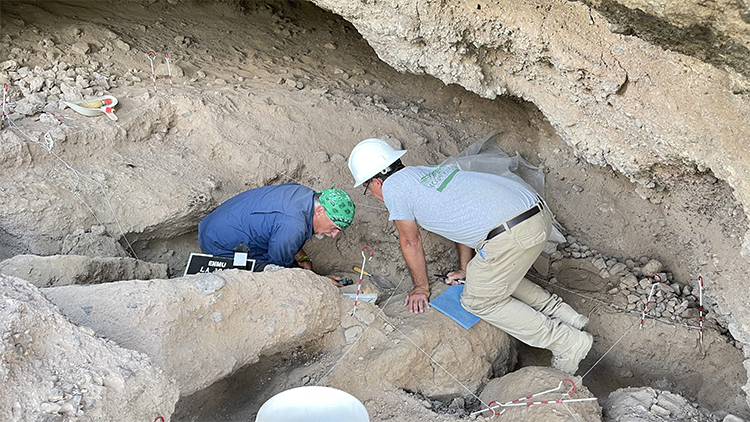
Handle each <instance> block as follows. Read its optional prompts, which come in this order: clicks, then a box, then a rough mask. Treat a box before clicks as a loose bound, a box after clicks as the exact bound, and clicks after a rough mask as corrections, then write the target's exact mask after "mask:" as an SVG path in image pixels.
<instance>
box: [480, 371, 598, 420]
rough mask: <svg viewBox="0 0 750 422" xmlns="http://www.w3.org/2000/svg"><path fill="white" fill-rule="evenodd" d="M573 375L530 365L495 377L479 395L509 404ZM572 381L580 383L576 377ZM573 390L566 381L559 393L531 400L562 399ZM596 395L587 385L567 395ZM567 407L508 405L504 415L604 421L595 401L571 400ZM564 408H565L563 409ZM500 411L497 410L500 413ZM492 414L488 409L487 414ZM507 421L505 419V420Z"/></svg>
mask: <svg viewBox="0 0 750 422" xmlns="http://www.w3.org/2000/svg"><path fill="white" fill-rule="evenodd" d="M564 378H570V376H569V375H568V374H565V373H564V372H561V371H558V370H557V369H553V368H548V367H538V366H527V367H524V368H521V369H519V370H518V371H515V372H511V373H510V374H507V375H505V376H503V377H501V378H495V379H493V380H491V381H490V382H489V383H487V386H486V387H484V390H483V391H482V394H480V395H479V398H480V399H481V400H482V401H483V402H485V403H490V402H491V401H496V402H498V403H506V402H509V401H512V400H516V399H519V398H522V397H525V396H529V395H531V394H535V393H539V392H542V391H546V390H550V389H554V388H555V387H557V386H558V385H559V384H560V380H561V379H564ZM573 382H578V379H577V378H573ZM570 390H571V385H570V384H568V383H564V384H563V387H562V390H561V392H560V393H558V392H555V393H549V394H546V395H543V396H538V397H534V399H533V400H528V401H545V400H546V401H549V400H559V399H561V398H563V396H562V394H563V393H567V392H568V391H570ZM588 397H594V396H593V394H591V392H590V391H589V390H588V388H586V386H585V385H580V384H579V385H578V386H577V387H576V392H575V393H574V394H573V395H572V396H566V397H565V398H574V399H581V398H588ZM566 407H567V409H566V408H565V407H563V405H562V404H560V405H538V406H521V407H512V408H507V409H508V410H507V412H506V413H505V414H504V415H503V416H504V417H508V418H510V419H507V420H511V421H548V422H556V421H565V422H568V421H570V422H573V421H579V422H599V421H601V420H602V419H601V417H602V412H601V409H600V408H599V404H598V403H597V401H596V400H593V401H585V402H577V403H570V404H568V405H567V406H566ZM561 409H562V410H561ZM499 411H500V410H497V412H499ZM485 414H486V415H488V416H490V414H489V412H487V413H485ZM503 420H505V419H503Z"/></svg>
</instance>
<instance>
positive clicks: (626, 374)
mask: <svg viewBox="0 0 750 422" xmlns="http://www.w3.org/2000/svg"><path fill="white" fill-rule="evenodd" d="M618 375H619V376H620V378H633V371H631V370H630V369H628V368H622V369H620V371H619V373H618Z"/></svg>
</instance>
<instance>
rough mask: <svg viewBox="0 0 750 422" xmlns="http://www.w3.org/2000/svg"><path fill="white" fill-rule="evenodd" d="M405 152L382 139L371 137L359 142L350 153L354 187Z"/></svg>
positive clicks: (350, 168)
mask: <svg viewBox="0 0 750 422" xmlns="http://www.w3.org/2000/svg"><path fill="white" fill-rule="evenodd" d="M404 154H406V150H401V151H397V150H395V149H393V147H391V146H390V145H388V144H387V143H386V142H385V141H384V140H382V139H377V138H370V139H365V140H364V141H362V142H360V143H358V144H357V146H355V147H354V149H353V150H352V153H351V154H349V171H351V172H352V176H354V187H355V188H356V187H357V186H359V185H361V184H362V183H364V182H366V181H367V180H369V179H370V178H371V177H372V176H375V175H376V174H378V173H380V172H381V171H383V170H384V169H385V168H386V167H388V166H390V165H391V164H393V162H394V161H396V160H398V159H399V158H401V156H402V155H404Z"/></svg>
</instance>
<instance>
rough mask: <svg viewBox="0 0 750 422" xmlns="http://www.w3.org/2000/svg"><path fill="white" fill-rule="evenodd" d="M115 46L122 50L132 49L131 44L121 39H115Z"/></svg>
mask: <svg viewBox="0 0 750 422" xmlns="http://www.w3.org/2000/svg"><path fill="white" fill-rule="evenodd" d="M115 46H116V47H117V48H119V49H120V50H122V51H130V44H128V43H126V42H125V41H123V40H120V39H117V40H115Z"/></svg>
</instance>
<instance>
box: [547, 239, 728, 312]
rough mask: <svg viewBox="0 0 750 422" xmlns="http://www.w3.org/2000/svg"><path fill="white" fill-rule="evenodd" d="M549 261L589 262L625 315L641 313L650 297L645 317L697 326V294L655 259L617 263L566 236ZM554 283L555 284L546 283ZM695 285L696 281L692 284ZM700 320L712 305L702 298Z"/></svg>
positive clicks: (552, 281)
mask: <svg viewBox="0 0 750 422" xmlns="http://www.w3.org/2000/svg"><path fill="white" fill-rule="evenodd" d="M551 258H552V259H553V260H559V259H563V258H576V259H589V260H591V263H592V264H593V266H594V267H596V269H598V270H599V274H598V275H599V277H601V278H603V279H605V280H607V281H608V285H609V287H610V288H609V289H608V290H607V293H608V294H609V295H610V296H611V303H613V304H615V305H617V306H619V307H621V308H625V309H627V310H629V311H639V312H642V311H643V309H644V307H645V305H646V302H647V300H648V298H649V294H651V291H652V286H653V295H652V297H651V300H650V301H649V305H648V315H649V316H651V317H655V318H660V319H667V320H670V321H672V322H676V323H684V324H688V325H693V326H697V325H698V324H699V316H700V315H699V305H700V302H699V298H698V296H699V291H698V288H695V289H694V288H693V286H692V285H691V284H689V283H686V282H683V281H678V280H675V279H674V276H673V274H672V273H671V272H668V271H665V270H664V265H663V264H662V263H661V262H660V261H659V260H657V259H652V258H649V257H645V256H644V257H640V258H638V259H627V260H625V262H621V261H620V260H618V259H615V258H613V257H610V256H607V255H605V254H603V253H600V252H598V251H596V250H592V249H590V248H589V247H588V246H586V245H584V244H581V243H580V242H578V240H577V239H576V238H575V237H573V236H567V243H566V244H563V245H562V247H560V248H559V250H557V251H555V252H554V253H552V254H551ZM550 282H551V283H555V282H556V280H555V279H552V280H550ZM696 282H697V281H696ZM703 302H704V303H703V317H704V320H705V319H706V314H707V313H708V312H709V310H708V309H707V308H709V307H710V305H712V304H713V302H711V301H710V300H709V299H708V298H707V297H706V296H705V295H704V297H703Z"/></svg>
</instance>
